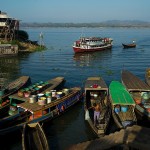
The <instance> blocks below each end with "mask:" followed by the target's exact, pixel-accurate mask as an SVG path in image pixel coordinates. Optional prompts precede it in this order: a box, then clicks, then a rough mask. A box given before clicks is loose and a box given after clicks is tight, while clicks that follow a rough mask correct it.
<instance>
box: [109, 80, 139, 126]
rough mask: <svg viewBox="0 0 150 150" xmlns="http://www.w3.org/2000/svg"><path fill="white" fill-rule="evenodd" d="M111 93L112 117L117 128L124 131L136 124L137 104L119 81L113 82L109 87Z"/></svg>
mask: <svg viewBox="0 0 150 150" xmlns="http://www.w3.org/2000/svg"><path fill="white" fill-rule="evenodd" d="M109 93H110V100H111V104H112V116H113V119H114V122H115V123H116V125H117V127H118V128H120V129H122V128H126V127H127V126H132V125H134V124H136V123H137V118H136V115H135V112H134V109H135V102H134V100H133V98H132V97H131V95H130V93H129V92H128V91H127V90H126V88H125V86H124V85H123V84H122V83H120V82H119V81H112V82H111V83H110V86H109Z"/></svg>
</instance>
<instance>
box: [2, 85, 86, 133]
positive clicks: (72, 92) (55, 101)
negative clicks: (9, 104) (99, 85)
mask: <svg viewBox="0 0 150 150" xmlns="http://www.w3.org/2000/svg"><path fill="white" fill-rule="evenodd" d="M60 92H61V94H60ZM58 93H59V94H57V95H56V93H53V95H52V97H51V101H49V98H50V97H47V96H46V95H45V93H44V95H43V96H42V97H40V98H38V101H36V102H32V103H31V101H29V100H28V101H26V102H24V103H21V104H17V107H18V111H19V113H20V116H18V117H15V118H13V119H12V120H9V121H7V122H5V123H3V124H0V134H1V135H3V134H7V133H9V132H13V131H16V130H18V129H22V128H23V126H24V124H27V123H28V124H29V123H36V122H39V123H44V122H48V121H50V120H52V119H54V118H55V117H58V116H60V115H61V114H63V113H65V112H66V111H67V110H68V109H69V108H70V107H71V106H73V105H75V104H76V103H77V102H80V100H81V98H82V96H83V94H82V91H81V88H80V87H74V88H70V89H63V90H62V91H59V92H58Z"/></svg>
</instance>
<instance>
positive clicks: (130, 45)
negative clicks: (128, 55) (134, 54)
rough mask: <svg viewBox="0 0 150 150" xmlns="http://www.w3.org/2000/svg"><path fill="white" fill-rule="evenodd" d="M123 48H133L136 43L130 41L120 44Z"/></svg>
mask: <svg viewBox="0 0 150 150" xmlns="http://www.w3.org/2000/svg"><path fill="white" fill-rule="evenodd" d="M122 46H123V48H135V47H136V44H135V43H131V44H122Z"/></svg>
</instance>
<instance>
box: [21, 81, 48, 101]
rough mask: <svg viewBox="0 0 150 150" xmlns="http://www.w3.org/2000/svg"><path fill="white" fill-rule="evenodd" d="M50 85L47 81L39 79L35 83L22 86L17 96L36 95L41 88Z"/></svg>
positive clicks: (43, 88)
mask: <svg viewBox="0 0 150 150" xmlns="http://www.w3.org/2000/svg"><path fill="white" fill-rule="evenodd" d="M49 86H50V85H49V83H48V82H43V81H40V82H38V83H35V84H33V85H31V86H29V87H27V88H23V89H21V90H19V91H18V96H19V97H25V98H28V97H30V95H36V94H38V93H41V92H42V91H43V90H45V89H46V88H48V87H49Z"/></svg>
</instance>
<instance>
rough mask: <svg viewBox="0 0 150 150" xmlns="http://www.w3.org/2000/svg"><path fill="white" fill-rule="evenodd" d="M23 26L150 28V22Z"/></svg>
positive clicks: (35, 25)
mask: <svg viewBox="0 0 150 150" xmlns="http://www.w3.org/2000/svg"><path fill="white" fill-rule="evenodd" d="M20 26H21V27H77V28H80V27H89V28H95V27H128V28H130V27H144V28H150V22H145V21H134V20H133V21H119V20H112V21H105V22H100V23H51V22H47V23H38V22H33V23H23V22H22V23H20Z"/></svg>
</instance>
